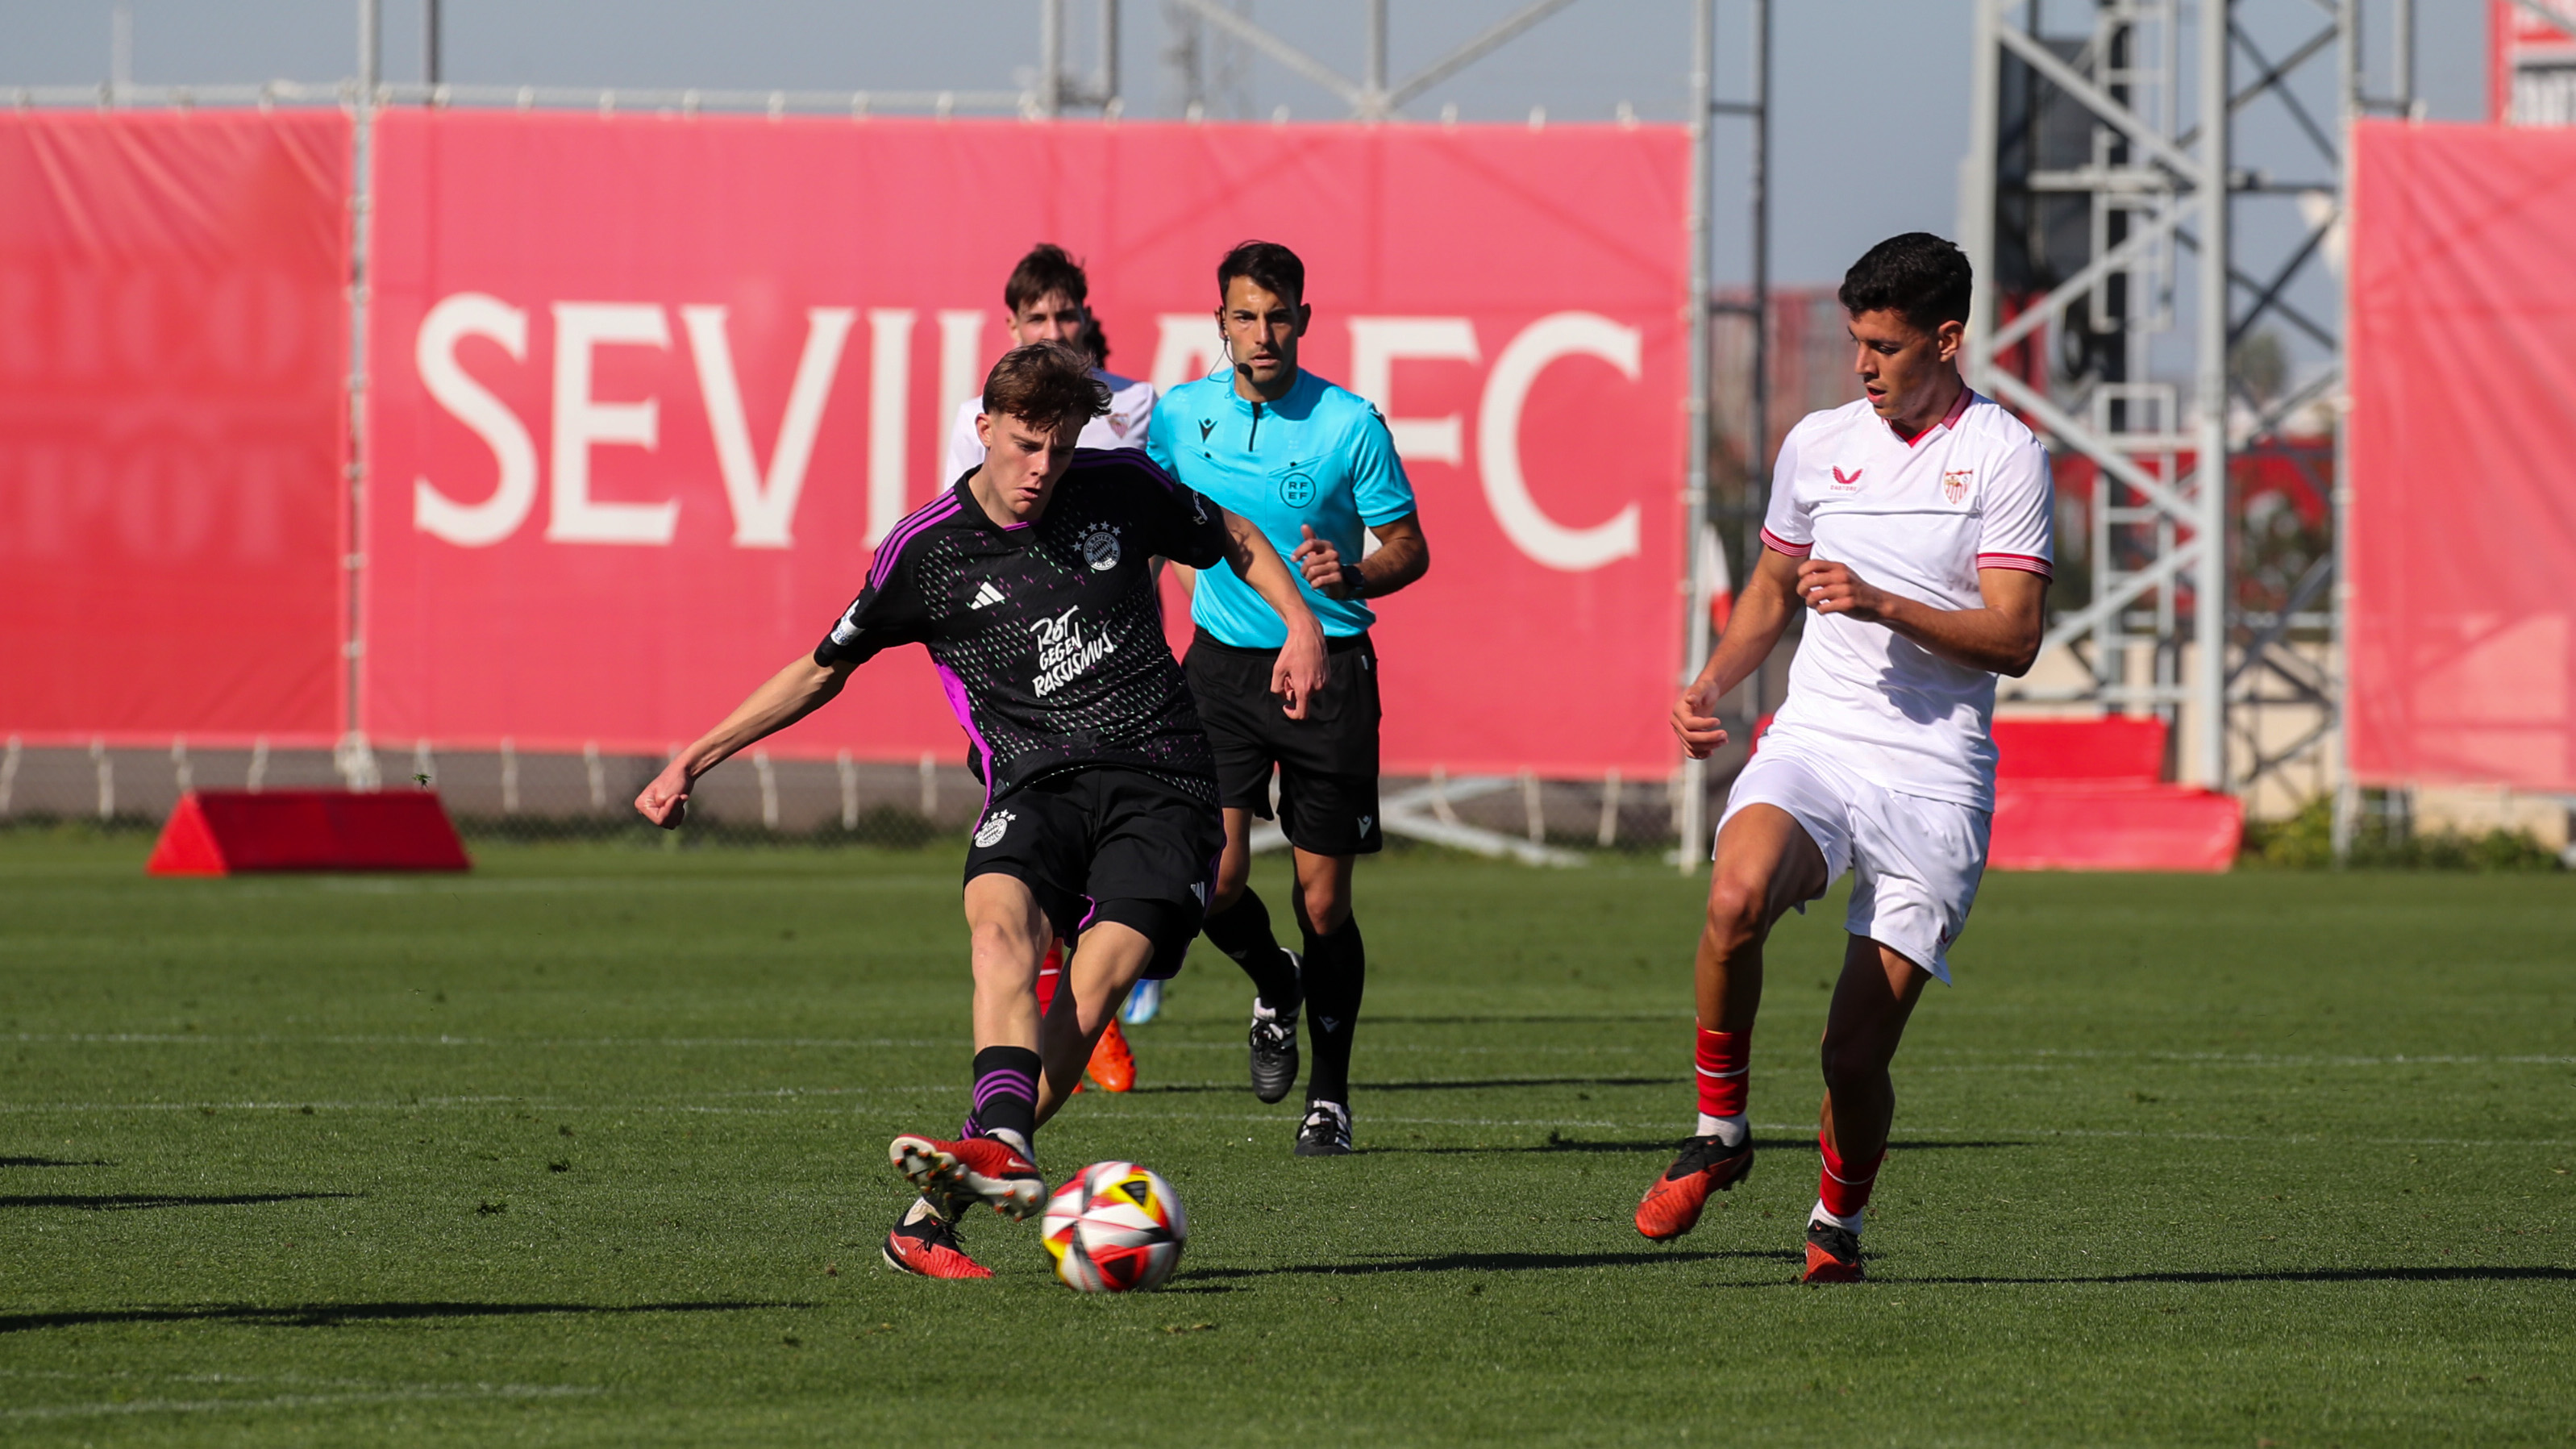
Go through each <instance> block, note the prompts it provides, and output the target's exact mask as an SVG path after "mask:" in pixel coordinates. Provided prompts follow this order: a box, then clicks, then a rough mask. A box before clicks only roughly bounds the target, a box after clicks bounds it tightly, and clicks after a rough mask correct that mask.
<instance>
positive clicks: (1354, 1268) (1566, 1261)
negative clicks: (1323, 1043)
mask: <svg viewBox="0 0 2576 1449" xmlns="http://www.w3.org/2000/svg"><path fill="white" fill-rule="evenodd" d="M1783 1256H1784V1255H1783V1254H1781V1253H1750V1252H1723V1253H1653V1252H1628V1253H1438V1254H1434V1255H1432V1256H1430V1257H1427V1258H1392V1257H1391V1258H1382V1259H1379V1260H1378V1261H1375V1262H1369V1263H1300V1264H1292V1265H1286V1266H1282V1267H1277V1268H1198V1269H1192V1270H1190V1271H1189V1272H1187V1273H1184V1274H1183V1275H1182V1277H1183V1278H1184V1279H1186V1280H1188V1281H1191V1282H1200V1281H1206V1280H1210V1279H1220V1278H1277V1277H1283V1276H1286V1277H1302V1278H1342V1277H1357V1276H1362V1275H1367V1274H1375V1273H1528V1272H1546V1271H1550V1270H1554V1269H1561V1268H1633V1267H1640V1266H1643V1265H1646V1264H1650V1263H1651V1264H1672V1263H1707V1262H1714V1261H1716V1260H1718V1259H1720V1258H1751V1259H1755V1260H1757V1261H1760V1262H1766V1263H1773V1262H1778V1261H1780V1260H1781V1258H1782V1257H1783Z"/></svg>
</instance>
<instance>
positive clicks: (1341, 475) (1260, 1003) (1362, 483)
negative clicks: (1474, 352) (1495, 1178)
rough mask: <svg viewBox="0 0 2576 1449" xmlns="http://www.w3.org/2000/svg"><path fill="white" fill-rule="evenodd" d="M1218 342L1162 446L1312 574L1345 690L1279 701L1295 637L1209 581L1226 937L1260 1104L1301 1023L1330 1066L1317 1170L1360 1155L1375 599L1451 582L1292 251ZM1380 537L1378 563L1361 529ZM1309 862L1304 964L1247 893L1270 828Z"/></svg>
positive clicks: (1168, 462) (1307, 1148) (1290, 1070)
mask: <svg viewBox="0 0 2576 1449" xmlns="http://www.w3.org/2000/svg"><path fill="white" fill-rule="evenodd" d="M1216 281H1217V291H1218V296H1219V298H1220V305H1219V306H1218V308H1217V314H1216V320H1217V328H1218V330H1219V331H1220V332H1221V333H1222V334H1223V335H1224V337H1225V345H1226V354H1227V357H1228V360H1229V362H1230V363H1231V366H1229V367H1228V368H1227V370H1226V371H1224V372H1220V373H1217V374H1215V375H1213V376H1210V377H1206V378H1202V379H1200V380H1199V381H1197V382H1192V383H1185V384H1183V385H1182V386H1180V387H1177V388H1174V389H1173V390H1172V391H1171V392H1169V393H1167V394H1165V395H1164V397H1163V399H1162V401H1161V403H1160V404H1159V405H1158V406H1156V408H1155V409H1154V418H1153V423H1152V426H1151V427H1150V428H1149V429H1148V430H1147V432H1146V435H1145V448H1146V451H1147V452H1148V453H1150V454H1151V455H1152V456H1153V459H1154V461H1155V462H1157V463H1160V464H1162V465H1163V468H1164V469H1165V470H1166V471H1167V472H1169V473H1171V474H1172V475H1173V476H1174V477H1176V478H1178V479H1180V481H1181V482H1182V483H1183V484H1184V485H1186V486H1187V487H1189V488H1191V489H1193V490H1195V491H1196V492H1198V493H1200V494H1202V495H1204V496H1206V497H1207V498H1209V499H1210V500H1212V501H1214V502H1217V503H1221V504H1223V505H1224V506H1225V507H1227V508H1229V509H1232V510H1233V511H1234V512H1235V513H1237V514H1240V515H1241V516H1243V517H1244V518H1247V519H1250V520H1251V521H1252V522H1253V524H1254V525H1255V526H1257V527H1258V528H1260V529H1261V531H1262V532H1263V533H1264V534H1267V535H1268V536H1269V538H1270V542H1271V543H1272V545H1273V546H1275V547H1276V548H1278V549H1279V551H1280V552H1281V553H1282V554H1284V555H1286V556H1288V558H1289V559H1290V560H1291V561H1292V562H1293V563H1295V564H1296V565H1297V566H1298V568H1299V569H1300V571H1301V572H1302V575H1303V585H1304V588H1305V593H1306V604H1307V607H1309V608H1311V609H1313V610H1314V612H1315V618H1316V621H1317V622H1318V623H1320V624H1322V625H1323V626H1324V635H1325V640H1326V648H1327V651H1328V658H1327V665H1328V673H1327V676H1326V683H1325V687H1324V688H1323V689H1321V690H1319V691H1318V692H1317V693H1316V694H1315V695H1314V696H1313V698H1312V699H1310V700H1309V701H1308V703H1307V706H1306V718H1304V719H1302V720H1292V719H1289V718H1288V717H1287V716H1286V715H1285V714H1284V713H1282V712H1281V710H1280V707H1279V703H1278V701H1277V700H1275V699H1273V698H1272V697H1271V696H1270V670H1271V665H1272V663H1273V661H1274V660H1275V658H1276V656H1277V654H1278V651H1279V647H1280V645H1282V644H1283V643H1285V642H1286V640H1287V626H1286V625H1284V624H1283V623H1281V622H1280V619H1279V616H1278V615H1277V614H1275V613H1273V612H1271V610H1270V606H1269V605H1267V604H1264V603H1263V602H1262V601H1261V598H1260V596H1259V595H1257V594H1255V593H1253V592H1252V591H1251V590H1250V589H1247V588H1245V587H1244V586H1243V584H1242V582H1241V581H1240V580H1238V579H1236V578H1234V577H1233V576H1231V575H1230V574H1228V573H1226V572H1225V571H1223V570H1218V571H1216V572H1212V573H1203V574H1201V575H1200V576H1199V580H1198V586H1197V593H1196V596H1195V599H1194V602H1193V603H1192V605H1191V608H1190V615H1191V618H1192V619H1193V620H1194V621H1195V622H1196V623H1197V625H1198V628H1197V632H1196V636H1195V637H1194V639H1193V640H1192V642H1191V644H1190V653H1189V659H1188V661H1187V667H1188V670H1189V678H1190V689H1191V692H1192V693H1193V694H1195V695H1196V696H1197V697H1198V705H1199V717H1200V720H1201V721H1202V723H1204V724H1205V726H1206V728H1207V733H1208V740H1209V742H1210V743H1211V744H1213V745H1214V746H1215V747H1216V767H1217V789H1218V792H1219V800H1220V802H1221V803H1222V804H1223V805H1224V807H1225V855H1224V857H1223V859H1222V860H1221V861H1220V862H1219V864H1218V867H1217V877H1216V898H1215V899H1214V900H1213V901H1211V902H1210V903H1209V906H1208V913H1207V925H1206V930H1207V937H1208V939H1209V940H1211V941H1213V942H1215V943H1216V946H1217V949H1218V950H1221V951H1223V952H1224V953H1225V954H1226V955H1227V956H1229V957H1232V958H1233V960H1234V961H1235V963H1236V964H1237V965H1239V966H1241V967H1242V968H1243V969H1244V972H1245V974H1246V975H1249V976H1250V977H1251V978H1252V984H1253V989H1254V991H1255V992H1256V996H1255V999H1254V1002H1253V1007H1252V1043H1251V1045H1252V1089H1253V1092H1254V1093H1255V1094H1256V1095H1257V1096H1259V1097H1260V1098H1261V1100H1262V1101H1265V1102H1276V1101H1278V1100H1279V1099H1280V1098H1282V1097H1285V1096H1286V1095H1288V1089H1289V1088H1290V1087H1293V1086H1295V1085H1296V1082H1297V1018H1298V1016H1299V1014H1300V1012H1301V1011H1302V1012H1303V1013H1304V1015H1305V1017H1306V1020H1307V1022H1308V1024H1309V1031H1310V1034H1311V1037H1312V1041H1313V1046H1314V1054H1315V1060H1314V1065H1313V1069H1312V1071H1311V1072H1310V1073H1309V1074H1308V1076H1307V1081H1306V1114H1305V1117H1304V1118H1303V1119H1302V1120H1301V1121H1300V1122H1299V1124H1298V1129H1297V1154H1298V1155H1299V1156H1301V1157H1326V1156H1338V1155H1340V1154H1342V1153H1346V1152H1348V1151H1350V1150H1351V1039H1352V1035H1353V1032H1354V1030H1355V1029H1356V1027H1357V1025H1358V1018H1359V1010H1360V995H1361V990H1362V988H1363V986H1364V985H1365V984H1366V982H1367V979H1368V957H1367V953H1366V950H1365V949H1364V948H1363V947H1362V945H1361V943H1360V927H1359V922H1357V921H1355V920H1353V919H1352V918H1351V863H1352V861H1353V860H1354V859H1356V858H1357V857H1358V856H1360V855H1362V854H1366V853H1369V852H1373V851H1375V850H1377V849H1378V848H1379V847H1380V846H1381V845H1382V844H1383V843H1384V837H1383V836H1382V835H1381V833H1380V831H1379V822H1378V800H1377V767H1378V746H1377V727H1378V694H1377V651H1376V649H1375V648H1374V647H1373V646H1372V645H1371V644H1370V642H1369V635H1368V629H1369V625H1370V624H1371V623H1372V622H1374V621H1375V619H1376V615H1375V614H1373V613H1371V612H1370V610H1369V606H1368V602H1367V601H1368V600H1370V599H1374V598H1378V597H1380V596H1382V595H1386V594H1391V593H1394V592H1395V591H1396V590H1398V589H1400V588H1403V587H1404V586H1406V585H1407V584H1410V583H1412V582H1413V581H1414V580H1416V579H1419V578H1421V577H1422V575H1423V574H1424V572H1426V571H1427V570H1428V569H1429V568H1430V567H1431V551H1430V546H1429V545H1428V544H1427V543H1425V542H1424V541H1423V537H1422V520H1421V518H1420V516H1419V514H1418V512H1417V511H1416V509H1415V506H1414V502H1413V485H1412V484H1411V483H1410V482H1408V481H1407V480H1406V478H1405V476H1404V464H1403V463H1402V462H1401V461H1399V460H1398V459H1397V458H1396V456H1395V442H1394V440H1393V439H1392V438H1390V437H1389V436H1388V435H1387V430H1386V420H1385V419H1384V418H1381V417H1379V416H1378V411H1377V409H1376V408H1374V407H1372V406H1370V405H1369V403H1368V402H1367V400H1366V399H1363V398H1361V397H1359V396H1357V395H1356V394H1353V393H1349V392H1345V391H1344V390H1342V389H1341V388H1338V387H1335V386H1334V385H1332V384H1331V383H1329V382H1326V381H1324V380H1323V379H1322V378H1320V377H1317V376H1315V375H1314V374H1313V373H1311V372H1303V371H1300V370H1299V369H1298V366H1297V344H1298V342H1299V341H1300V340H1301V339H1303V338H1304V337H1305V335H1306V325H1307V323H1308V322H1309V321H1310V320H1311V319H1312V316H1313V309H1312V308H1310V307H1308V306H1307V305H1306V267H1305V264H1304V263H1303V262H1300V261H1299V260H1298V259H1297V254H1296V253H1295V252H1292V251H1290V250H1288V249H1287V248H1286V247H1283V246H1280V245H1278V244H1277V243H1275V242H1258V241H1256V242H1245V243H1244V244H1243V245H1241V246H1238V247H1236V248H1235V249H1234V250H1233V251H1230V252H1228V253H1226V256H1225V260H1224V261H1223V262H1220V263H1219V264H1218V265H1217V273H1216ZM1362 529H1366V530H1367V531H1368V532H1369V533H1370V534H1372V535H1374V536H1375V537H1376V539H1377V544H1378V547H1377V551H1376V552H1375V553H1373V554H1369V555H1368V557H1367V558H1365V559H1363V558H1362V557H1361V554H1362V552H1363V545H1362V541H1361V530H1362ZM1273 770H1276V771H1278V775H1279V817H1280V818H1279V823H1280V828H1281V829H1282V830H1283V831H1285V832H1286V834H1287V836H1288V843H1289V844H1290V845H1291V846H1292V847H1294V850H1295V856H1296V869H1297V893H1296V898H1295V905H1296V910H1297V926H1298V929H1299V930H1300V931H1301V932H1303V933H1304V936H1305V948H1306V949H1305V953H1304V956H1303V958H1302V960H1301V958H1300V957H1299V955H1298V954H1297V953H1295V952H1291V951H1288V950H1286V949H1284V948H1282V947H1281V946H1280V944H1279V942H1278V939H1277V938H1276V937H1275V936H1273V935H1272V934H1271V929H1270V911H1269V908H1268V907H1266V906H1264V905H1263V904H1262V903H1261V897H1260V896H1258V895H1256V894H1254V893H1253V891H1252V889H1251V887H1250V886H1249V885H1248V884H1247V883H1246V882H1247V881H1248V879H1249V877H1250V876H1251V873H1252V851H1251V845H1250V841H1251V835H1252V817H1253V816H1256V815H1258V816H1261V817H1263V818H1265V819H1266V818H1268V817H1269V815H1270V779H1271V772H1272V771H1273Z"/></svg>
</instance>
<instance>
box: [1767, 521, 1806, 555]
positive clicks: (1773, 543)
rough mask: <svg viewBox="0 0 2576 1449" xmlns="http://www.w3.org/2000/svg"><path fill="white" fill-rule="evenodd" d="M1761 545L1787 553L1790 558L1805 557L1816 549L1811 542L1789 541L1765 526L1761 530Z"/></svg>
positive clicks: (1774, 550) (1777, 551)
mask: <svg viewBox="0 0 2576 1449" xmlns="http://www.w3.org/2000/svg"><path fill="white" fill-rule="evenodd" d="M1762 546H1763V547H1764V548H1767V549H1769V550H1771V551H1772V552H1773V553H1779V554H1787V555H1788V556H1789V557H1791V558H1805V557H1806V556H1807V555H1809V554H1811V553H1814V552H1815V551H1816V546H1815V545H1814V544H1812V543H1791V542H1790V541H1789V540H1787V539H1785V538H1782V537H1781V536H1780V535H1778V534H1776V533H1773V532H1772V531H1771V530H1769V529H1767V528H1766V529H1764V530H1762Z"/></svg>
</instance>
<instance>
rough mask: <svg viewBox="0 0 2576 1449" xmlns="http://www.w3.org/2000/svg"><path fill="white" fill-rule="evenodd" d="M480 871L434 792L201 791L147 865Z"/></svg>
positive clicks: (158, 870)
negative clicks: (466, 853) (474, 868)
mask: <svg viewBox="0 0 2576 1449" xmlns="http://www.w3.org/2000/svg"><path fill="white" fill-rule="evenodd" d="M472 868H473V862H471V861H469V860H467V859H466V858H465V842H463V841H461V840H459V839H457V838H456V827H455V825H453V824H452V823H450V822H449V820H448V818H447V807H446V806H444V805H441V804H440V803H439V800H438V796H437V795H436V794H435V793H434V792H431V791H427V790H395V791H388V792H386V793H383V794H365V795H362V794H357V793H354V792H351V791H347V790H264V791H261V792H259V793H257V794H254V793H252V792H250V791H248V790H191V791H189V792H188V793H187V794H185V795H182V796H181V797H179V805H178V808H177V809H174V810H172V811H171V812H170V821H169V823H168V824H167V825H164V826H163V827H162V828H161V841H160V843H159V844H158V845H156V846H154V847H153V849H152V859H151V860H150V861H149V862H148V863H146V864H145V865H144V867H143V869H144V873H145V874H147V875H233V874H235V873H238V872H241V871H257V870H470V869H472Z"/></svg>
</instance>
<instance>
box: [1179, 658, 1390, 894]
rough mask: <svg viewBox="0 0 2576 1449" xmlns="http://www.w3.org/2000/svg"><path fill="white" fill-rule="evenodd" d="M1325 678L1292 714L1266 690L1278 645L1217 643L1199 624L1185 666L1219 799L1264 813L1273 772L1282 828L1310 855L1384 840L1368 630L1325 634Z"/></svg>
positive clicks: (1370, 848)
mask: <svg viewBox="0 0 2576 1449" xmlns="http://www.w3.org/2000/svg"><path fill="white" fill-rule="evenodd" d="M1324 649H1325V655H1324V687H1323V688H1322V689H1320V690H1317V691H1316V692H1315V694H1314V697H1313V698H1311V699H1309V700H1307V701H1306V717H1305V718H1304V719H1290V718H1289V717H1288V716H1287V714H1286V712H1285V711H1283V710H1282V709H1281V708H1280V707H1279V696H1277V695H1275V694H1272V693H1271V692H1270V672H1271V670H1272V669H1273V668H1274V667H1275V666H1276V665H1277V663H1278V660H1279V651H1278V650H1276V649H1243V648H1238V647H1236V646H1234V645H1231V644H1221V643H1219V642H1217V640H1216V637H1215V636H1214V635H1212V634H1210V633H1208V631H1207V630H1205V629H1201V630H1199V631H1198V634H1197V636H1196V637H1194V638H1193V639H1191V641H1190V655H1189V658H1188V659H1186V660H1184V661H1183V667H1184V668H1185V669H1186V670H1187V671H1188V673H1189V677H1190V693H1191V694H1192V695H1193V696H1195V697H1196V698H1197V700H1198V708H1199V720H1200V722H1201V723H1202V724H1204V725H1205V726H1206V728H1207V737H1208V744H1209V746H1210V747H1211V748H1213V749H1214V750H1215V752H1216V781H1217V798H1218V801H1219V803H1221V804H1223V805H1224V806H1225V807H1226V808H1228V809H1241V810H1249V811H1251V812H1252V813H1253V814H1254V815H1257V816H1259V817H1261V818H1262V819H1264V820H1267V819H1269V818H1270V777H1271V772H1272V771H1273V770H1276V771H1277V772H1278V776H1279V828H1280V829H1281V830H1282V831H1284V832H1286V834H1287V836H1288V843H1289V844H1291V845H1294V846H1296V847H1297V848H1298V849H1299V850H1303V851H1307V852H1310V853H1312V854H1315V855H1367V854H1370V853H1372V852H1374V851H1376V850H1378V849H1379V848H1381V847H1382V846H1384V845H1385V844H1386V836H1385V833H1384V832H1383V831H1382V830H1381V829H1380V828H1379V825H1378V803H1377V761H1378V748H1377V736H1378V719H1379V712H1378V698H1377V648H1376V646H1375V645H1373V644H1371V643H1370V642H1369V636H1368V635H1366V634H1353V635H1350V636H1349V637H1347V638H1339V639H1332V638H1328V639H1326V640H1325V641H1324Z"/></svg>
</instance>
